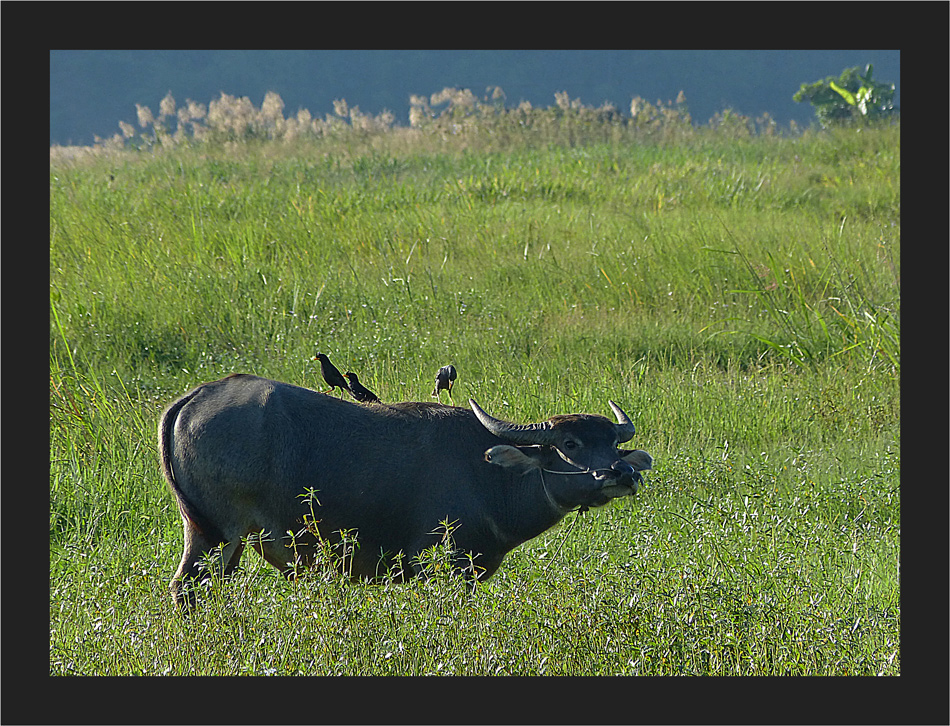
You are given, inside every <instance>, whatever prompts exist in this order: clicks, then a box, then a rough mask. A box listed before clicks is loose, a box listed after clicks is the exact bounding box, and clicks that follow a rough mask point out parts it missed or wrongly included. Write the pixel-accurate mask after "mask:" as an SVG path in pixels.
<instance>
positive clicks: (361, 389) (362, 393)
mask: <svg viewBox="0 0 950 726" xmlns="http://www.w3.org/2000/svg"><path fill="white" fill-rule="evenodd" d="M344 375H345V376H346V377H347V379H348V380H349V382H350V393H352V394H353V398H355V399H356V400H357V401H359V402H360V403H379V398H378V397H377V395H376V394H375V393H373V392H372V391H371V390H369V389H368V388H367V387H366V386H364V385H363V384H362V383H360V379H359V378H357V377H356V374H355V373H350V372H349V371H347V372H346V373H345V374H344Z"/></svg>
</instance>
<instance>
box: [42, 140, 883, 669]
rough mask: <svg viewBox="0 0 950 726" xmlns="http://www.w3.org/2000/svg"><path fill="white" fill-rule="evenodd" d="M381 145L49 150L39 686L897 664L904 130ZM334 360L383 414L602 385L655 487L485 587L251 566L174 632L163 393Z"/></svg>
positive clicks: (563, 398)
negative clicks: (79, 153) (437, 385)
mask: <svg viewBox="0 0 950 726" xmlns="http://www.w3.org/2000/svg"><path fill="white" fill-rule="evenodd" d="M397 131H399V130H395V129H391V130H389V131H387V132H385V133H382V132H381V133H379V134H377V135H375V136H373V137H372V138H371V139H369V140H366V139H363V137H360V136H358V135H357V134H356V133H355V129H354V130H353V132H352V134H351V135H348V134H346V133H341V134H340V136H339V138H331V137H328V138H325V139H318V140H313V139H297V140H291V141H276V140H263V141H261V140H257V141H254V140H252V141H244V142H240V143H233V142H232V143H211V142H208V143H194V144H181V145H179V146H176V147H174V148H167V149H165V148H163V149H156V150H154V151H150V150H140V151H123V152H114V153H110V154H100V155H91V157H90V158H88V159H84V160H79V161H75V160H74V161H68V160H56V161H53V160H51V165H50V522H49V524H50V626H49V627H50V674H52V675H77V674H81V675H130V674H142V675H188V674H194V675H243V674H247V675H269V674H277V675H298V674H299V675H303V674H307V675H331V674H345V675H396V674H398V675H424V674H452V675H491V674H499V675H502V674H504V675H679V674H684V675H699V674H708V675H899V674H900V672H901V669H900V488H899V482H900V387H899V374H900V126H899V123H898V124H895V125H891V126H881V127H863V128H860V129H858V128H844V129H837V130H830V131H823V132H815V131H807V132H805V133H799V134H789V135H775V134H740V133H735V132H734V130H733V131H730V129H728V128H726V127H725V126H723V127H721V128H719V129H712V128H703V129H699V130H696V131H695V132H692V133H687V132H682V133H679V134H678V135H676V136H674V137H670V138H652V137H645V138H643V139H642V140H639V141H638V140H637V139H631V138H627V137H623V136H620V137H618V138H612V137H611V136H610V135H609V134H602V135H597V134H594V133H591V134H590V137H589V138H588V136H585V135H584V133H583V131H584V130H583V128H582V127H578V129H575V130H574V132H573V134H574V135H573V136H572V137H571V138H570V139H569V140H568V141H560V140H558V141H557V142H556V143H554V142H545V143H537V142H529V141H526V140H524V139H523V138H522V137H519V136H517V134H514V133H513V134H512V135H511V136H510V137H505V139H504V141H503V142H502V141H498V140H497V138H501V137H500V136H499V137H493V138H496V140H495V141H493V142H492V144H487V145H485V144H482V145H479V144H477V143H475V142H471V143H463V142H461V141H459V139H452V138H447V139H446V138H443V139H442V140H441V141H440V140H439V139H438V138H434V137H431V136H423V135H420V136H418V137H413V136H411V135H409V134H404V133H397ZM469 131H471V130H469ZM472 133H474V132H472ZM459 138H460V139H462V140H463V141H464V139H465V138H467V137H465V136H464V134H462V135H461V136H460V137H459ZM473 138H474V137H473ZM479 138H481V137H479ZM353 139H356V141H354V140H353ZM318 350H319V351H325V352H327V353H329V354H330V356H331V358H332V359H333V360H334V361H336V362H337V363H338V365H340V366H341V367H342V366H346V368H347V369H350V370H354V371H357V372H358V373H359V374H360V378H361V380H363V381H364V382H365V383H366V384H367V385H368V386H369V387H370V388H371V389H372V390H374V391H375V392H376V393H378V394H379V396H380V397H381V398H382V399H383V400H384V401H397V400H429V393H430V391H431V388H432V381H433V378H434V374H435V371H436V370H437V369H438V368H439V366H440V365H443V364H445V363H447V362H454V363H455V365H456V366H457V368H458V370H459V380H458V383H457V385H456V388H455V391H454V400H455V402H456V403H460V404H464V402H465V401H467V399H468V397H469V396H473V397H476V398H477V399H478V400H479V402H480V403H481V404H482V405H483V406H485V408H486V409H487V410H489V411H491V412H492V413H494V414H495V415H496V416H502V417H505V418H508V419H511V420H515V421H535V420H542V419H545V418H547V417H548V416H550V415H552V414H554V413H568V412H592V413H600V414H604V415H609V413H610V411H609V408H608V406H607V399H613V400H615V401H617V402H618V403H620V405H621V406H622V407H623V408H624V409H625V410H626V411H627V412H628V413H629V414H630V415H631V417H632V418H633V420H634V422H635V424H636V426H637V431H638V434H637V437H636V438H635V439H634V441H633V442H631V443H632V444H633V445H635V446H636V447H638V448H644V449H646V450H648V451H650V452H651V453H652V454H653V456H654V457H655V459H656V464H655V470H654V472H653V473H652V474H651V475H650V476H649V477H648V481H647V483H646V485H645V486H644V487H642V488H641V491H640V495H639V496H638V497H637V498H636V499H635V500H619V501H616V502H614V503H612V504H610V505H608V506H607V507H604V508H602V509H598V510H592V511H590V512H587V513H585V514H583V515H579V516H575V515H570V516H569V517H568V518H567V519H565V521H564V522H563V523H562V524H561V525H560V526H558V527H556V528H554V529H553V530H550V531H549V532H547V533H545V534H544V535H542V536H541V537H539V538H537V539H535V540H533V541H531V542H529V543H527V544H526V545H524V546H522V547H521V548H520V549H518V550H516V551H515V552H513V553H512V554H511V555H509V557H508V558H507V559H506V561H505V563H504V564H503V565H502V568H501V569H500V570H499V572H498V574H496V575H495V577H494V578H493V579H492V580H490V581H489V582H488V583H486V584H485V585H484V586H481V587H479V588H478V590H477V592H476V593H475V594H474V595H469V594H467V592H466V589H465V587H464V586H463V584H462V583H460V582H459V581H458V579H457V578H454V577H451V576H445V577H441V576H439V577H434V578H432V579H430V580H428V581H426V582H413V583H410V584H408V585H395V584H390V583H382V584H376V585H366V584H354V583H350V582H342V581H340V579H339V578H338V577H336V576H335V575H332V574H330V573H325V572H314V573H313V574H312V575H311V576H310V577H308V578H305V579H302V580H299V581H297V582H295V583H288V582H286V581H284V580H283V579H282V578H281V577H280V576H279V575H278V573H277V572H276V571H275V570H273V569H272V568H270V567H269V566H266V565H265V564H264V563H263V562H262V561H261V560H260V559H259V558H257V557H256V556H255V555H253V553H252V554H249V555H246V556H245V559H244V562H243V566H242V570H241V571H240V572H239V574H237V575H236V576H235V577H234V578H233V580H231V581H229V582H228V583H225V584H223V585H222V586H220V587H218V588H216V589H214V590H213V591H212V593H211V594H210V595H209V596H208V598H207V599H206V600H205V601H204V602H203V604H202V606H201V607H199V608H197V609H196V611H195V612H194V613H192V614H191V615H190V616H189V617H181V616H180V615H178V614H177V613H176V612H175V610H174V608H173V606H172V604H171V602H170V598H169V596H168V590H167V588H168V581H169V579H170V578H171V575H172V573H173V572H174V570H175V568H176V566H177V564H178V559H179V557H180V554H181V524H180V520H179V516H178V512H177V508H176V506H175V503H174V501H173V499H172V497H171V495H170V493H169V492H168V490H167V488H166V486H165V484H164V482H163V480H162V477H161V473H160V470H159V467H158V459H157V453H156V426H157V421H158V417H159V415H160V413H161V411H162V409H163V408H164V406H165V405H166V404H167V403H169V402H170V401H171V400H173V399H174V398H176V397H177V396H179V395H180V394H182V393H183V392H185V391H186V390H188V389H190V388H191V387H193V386H194V385H196V384H197V383H199V382H202V381H206V380H212V379H215V378H218V377H221V376H224V375H227V374H229V373H232V372H248V373H255V374H258V375H263V376H268V377H272V378H277V379H280V380H284V381H288V382H291V383H295V384H299V385H306V386H310V387H316V388H318V389H319V388H321V387H322V385H323V381H322V379H320V377H319V368H318V367H317V365H316V364H315V363H313V362H312V361H311V360H310V359H311V356H313V355H314V354H315V353H316V352H317V351H318ZM443 395H444V394H443ZM433 556H434V557H436V558H438V557H439V556H440V555H439V553H434V554H433Z"/></svg>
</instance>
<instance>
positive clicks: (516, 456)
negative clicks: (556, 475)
mask: <svg viewBox="0 0 950 726" xmlns="http://www.w3.org/2000/svg"><path fill="white" fill-rule="evenodd" d="M485 461H487V462H488V463H489V464H496V465H498V466H503V467H505V468H506V469H520V470H521V471H525V472H527V471H529V470H531V469H537V468H539V467H540V466H541V465H540V464H539V463H538V462H537V461H536V460H535V459H534V458H533V457H531V456H528V455H527V454H526V453H524V451H522V450H521V449H519V448H518V447H516V446H509V445H508V444H500V445H498V446H492V447H491V448H490V449H488V450H487V451H486V452H485Z"/></svg>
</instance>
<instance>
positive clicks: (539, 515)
mask: <svg viewBox="0 0 950 726" xmlns="http://www.w3.org/2000/svg"><path fill="white" fill-rule="evenodd" d="M542 476H543V475H542V473H541V470H540V469H533V470H531V471H529V472H526V473H525V474H521V475H513V476H512V480H511V482H510V483H509V485H508V486H506V487H505V488H504V495H503V507H502V512H501V517H500V521H499V525H500V528H501V530H502V531H503V532H504V533H505V536H506V538H507V539H508V540H510V542H511V545H512V546H513V547H514V546H517V545H519V544H521V543H522V542H526V541H528V540H529V539H533V538H534V537H537V536H538V535H539V534H541V533H542V532H545V531H547V530H548V529H550V528H551V527H553V526H554V525H555V524H557V523H558V522H560V521H561V520H562V519H563V518H564V515H565V514H567V512H568V511H569V510H567V509H565V508H563V507H562V506H560V505H559V504H558V503H557V502H556V501H554V499H553V497H551V495H550V492H549V491H548V490H547V489H546V487H545V483H544V480H543V478H542ZM548 476H551V475H548ZM555 476H556V475H555Z"/></svg>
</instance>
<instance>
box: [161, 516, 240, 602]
mask: <svg viewBox="0 0 950 726" xmlns="http://www.w3.org/2000/svg"><path fill="white" fill-rule="evenodd" d="M182 521H183V524H184V530H185V549H184V551H183V552H182V555H181V563H180V564H179V565H178V571H177V572H176V573H175V576H174V577H173V578H172V581H171V585H170V586H169V589H170V590H171V594H172V600H173V601H174V602H175V604H176V605H179V606H183V605H184V606H190V605H192V604H193V603H194V600H195V592H194V585H195V583H196V582H199V581H206V580H209V579H210V578H209V575H211V574H212V573H216V574H217V575H218V576H219V577H224V576H227V575H230V574H231V573H232V572H233V571H234V569H235V568H236V567H237V566H238V563H239V562H240V561H241V553H242V552H243V550H244V543H243V542H242V541H241V539H240V538H237V539H235V540H234V541H232V542H212V541H211V540H210V539H208V538H207V537H205V536H204V535H203V534H202V533H201V531H200V530H199V529H198V528H197V527H196V526H195V525H194V523H192V522H191V520H189V519H188V518H187V517H182Z"/></svg>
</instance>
